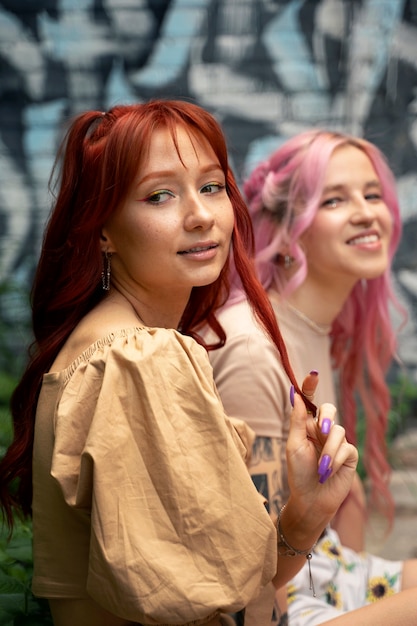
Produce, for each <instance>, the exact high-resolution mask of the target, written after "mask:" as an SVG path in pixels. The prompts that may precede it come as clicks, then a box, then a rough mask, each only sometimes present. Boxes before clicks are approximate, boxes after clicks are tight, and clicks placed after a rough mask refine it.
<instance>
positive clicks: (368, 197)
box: [365, 192, 382, 202]
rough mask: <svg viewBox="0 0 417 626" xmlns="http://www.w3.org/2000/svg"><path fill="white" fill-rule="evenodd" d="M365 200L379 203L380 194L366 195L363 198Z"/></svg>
mask: <svg viewBox="0 0 417 626" xmlns="http://www.w3.org/2000/svg"><path fill="white" fill-rule="evenodd" d="M365 200H368V201H370V202H372V201H374V202H375V201H376V202H379V201H380V200H382V196H381V194H380V193H377V192H374V193H367V194H366V196H365Z"/></svg>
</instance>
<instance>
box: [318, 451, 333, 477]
mask: <svg viewBox="0 0 417 626" xmlns="http://www.w3.org/2000/svg"><path fill="white" fill-rule="evenodd" d="M331 460H332V459H331V457H330V456H329V455H328V454H325V455H324V456H323V457H322V459H321V461H320V463H319V469H318V473H319V474H320V476H323V475H324V474H325V473H326V472H327V470H328V469H329V465H330V461H331Z"/></svg>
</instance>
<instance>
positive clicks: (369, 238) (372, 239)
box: [348, 235, 379, 246]
mask: <svg viewBox="0 0 417 626" xmlns="http://www.w3.org/2000/svg"><path fill="white" fill-rule="evenodd" d="M377 241H379V237H378V235H366V236H364V237H355V239H350V240H349V241H348V245H349V246H354V245H356V244H358V243H376V242H377Z"/></svg>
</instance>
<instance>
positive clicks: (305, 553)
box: [277, 504, 317, 597]
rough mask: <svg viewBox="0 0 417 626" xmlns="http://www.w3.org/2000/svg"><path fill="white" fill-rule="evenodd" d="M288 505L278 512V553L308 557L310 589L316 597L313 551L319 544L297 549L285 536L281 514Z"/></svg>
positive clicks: (315, 543)
mask: <svg viewBox="0 0 417 626" xmlns="http://www.w3.org/2000/svg"><path fill="white" fill-rule="evenodd" d="M286 506H287V505H286V504H284V505H283V506H282V507H281V510H280V511H279V512H278V519H277V531H278V535H279V540H278V554H279V555H280V556H305V557H306V559H307V563H308V575H309V579H310V591H312V592H313V596H314V597H316V590H315V589H314V582H313V576H312V575H311V564H310V561H311V558H312V556H313V555H312V552H313V550H314V548H315V547H316V545H317V541H315V542H314V544H313V545H312V546H311V548H308V549H307V550H297V549H296V548H293V546H292V545H291V544H290V543H288V541H287V539H286V538H285V535H284V533H283V532H282V528H281V515H282V513H283V511H284V509H285V507H286ZM281 546H285V552H281V551H280V547H281Z"/></svg>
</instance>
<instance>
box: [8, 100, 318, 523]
mask: <svg viewBox="0 0 417 626" xmlns="http://www.w3.org/2000/svg"><path fill="white" fill-rule="evenodd" d="M178 125H180V126H183V127H184V128H186V129H187V131H188V132H189V133H190V134H192V135H199V136H203V137H204V139H205V140H206V141H208V143H209V144H210V146H211V147H212V148H213V150H214V152H215V154H216V155H217V158H218V160H219V162H220V165H221V167H222V169H223V171H224V173H225V176H226V187H227V192H228V195H229V197H230V200H231V203H232V206H233V210H234V216H235V224H234V231H233V234H232V253H233V259H234V263H235V267H236V271H237V272H238V274H239V276H240V278H241V281H242V285H243V289H244V291H245V292H246V294H247V298H248V300H249V302H250V303H251V305H252V307H253V309H254V312H255V314H256V315H257V316H258V318H259V320H260V321H261V323H262V324H263V325H264V327H265V329H266V332H267V333H268V334H269V335H270V336H271V338H272V340H273V341H274V343H275V345H276V346H277V348H278V351H279V354H280V356H281V359H282V361H283V364H284V367H285V369H286V371H287V373H288V376H289V378H290V379H291V381H292V383H293V384H294V386H295V388H296V390H297V391H298V392H299V393H301V391H300V389H299V388H298V385H297V382H296V380H295V377H294V375H293V373H292V370H291V367H290V365H289V363H288V357H287V353H286V350H285V346H284V343H283V340H282V337H281V334H280V332H279V329H278V326H277V323H276V320H275V316H274V313H273V311H272V309H271V306H270V304H269V301H268V298H267V296H266V294H265V292H264V290H263V288H262V286H261V284H260V283H259V281H258V279H257V278H256V272H255V270H254V266H253V261H252V257H253V250H254V240H253V232H252V224H251V219H250V216H249V213H248V210H247V207H246V205H245V202H244V200H243V198H242V196H241V194H240V191H239V189H238V186H237V184H236V181H235V178H234V176H233V173H232V171H231V170H230V167H229V165H228V156H227V147H226V142H225V138H224V135H223V132H222V130H221V128H220V126H219V124H218V123H217V121H216V120H215V119H214V117H213V116H212V115H211V114H209V113H208V112H207V111H205V110H204V109H202V108H200V107H199V106H197V105H195V104H192V103H189V102H183V101H172V100H154V101H150V102H148V103H145V104H136V105H124V106H115V107H113V108H112V109H111V110H110V111H108V112H107V113H102V112H97V111H90V112H85V113H81V114H79V115H77V116H76V117H75V118H74V119H73V121H72V123H71V125H70V127H69V129H68V131H67V133H66V135H65V137H64V140H63V142H62V145H61V147H60V149H59V151H58V155H57V159H56V162H55V165H54V168H53V171H52V175H51V180H50V190H51V192H52V193H53V194H54V190H55V189H56V190H57V193H56V195H55V196H54V197H55V200H54V206H53V210H52V212H51V215H50V218H49V221H48V224H47V227H46V230H45V236H44V241H43V246H42V251H41V255H40V260H39V263H38V266H37V270H36V275H35V280H34V284H33V289H32V294H31V296H32V297H31V302H32V323H33V332H34V342H33V344H32V346H31V349H30V351H29V361H28V365H27V368H26V371H25V372H24V374H23V376H22V378H21V380H20V382H19V384H18V386H17V387H16V389H15V391H14V393H13V396H12V399H11V410H12V417H13V424H14V439H13V442H12V444H11V445H10V447H9V449H8V450H7V453H6V455H5V457H4V458H3V460H2V461H1V462H0V505H1V508H2V510H3V512H4V514H5V517H6V520H7V522H8V524H9V527H10V528H12V527H13V509H16V510H17V511H18V512H21V513H23V515H25V516H27V515H30V514H31V501H32V448H33V436H34V424H35V414H36V405H37V401H38V396H39V392H40V388H41V384H42V377H43V374H44V373H45V372H47V371H48V370H49V368H50V367H51V365H52V363H53V361H54V359H55V357H56V356H57V354H58V353H59V351H60V350H61V348H62V346H63V345H64V343H65V341H66V340H67V338H68V336H69V335H70V334H71V332H72V331H73V329H74V328H75V326H76V325H77V324H78V323H79V322H80V320H81V319H82V318H83V317H84V316H85V315H86V313H87V312H88V311H90V310H91V309H92V308H93V307H94V306H95V305H96V304H97V303H98V302H99V301H100V300H101V299H102V298H103V297H104V292H103V290H102V286H101V272H102V268H103V263H102V253H101V250H100V232H101V229H102V227H103V225H104V223H105V222H106V221H107V220H108V218H109V217H110V215H112V214H113V213H114V212H115V211H117V210H118V208H119V207H120V206H122V204H123V202H124V200H125V198H126V196H127V193H128V191H129V189H130V187H131V185H132V183H133V181H134V179H135V177H136V176H137V172H138V166H139V167H140V164H141V163H143V162H144V159H146V155H147V150H148V147H149V145H150V142H151V140H152V134H153V132H154V130H155V129H158V128H161V127H162V128H167V129H168V130H169V131H170V132H171V133H172V137H173V140H174V142H175V141H176V139H175V137H176V133H175V130H176V128H177V127H178ZM229 273H230V270H229V263H226V265H225V267H224V268H223V270H222V272H221V273H220V275H219V277H218V278H217V280H216V281H215V282H214V283H212V284H211V285H207V286H204V287H195V288H194V289H193V290H192V293H191V296H190V300H189V302H188V304H187V307H186V309H185V311H184V314H183V317H182V321H181V332H183V333H184V334H188V335H191V336H194V337H195V338H196V339H197V340H198V341H201V340H200V339H199V337H198V330H199V328H201V327H202V326H203V325H206V324H208V325H209V326H211V328H212V329H213V330H214V331H215V333H216V335H217V336H218V338H219V341H218V343H217V344H215V345H212V346H206V347H207V349H213V348H215V347H217V346H219V345H222V344H223V343H224V341H225V334H224V331H223V329H222V328H221V326H220V325H219V323H218V321H217V320H216V318H215V315H214V313H215V311H216V310H217V309H218V308H219V307H220V306H221V305H222V304H224V302H225V301H226V299H227V297H228V294H229ZM201 343H202V341H201ZM277 356H278V355H277ZM312 408H315V407H314V405H313V407H312ZM15 483H16V484H15Z"/></svg>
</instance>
